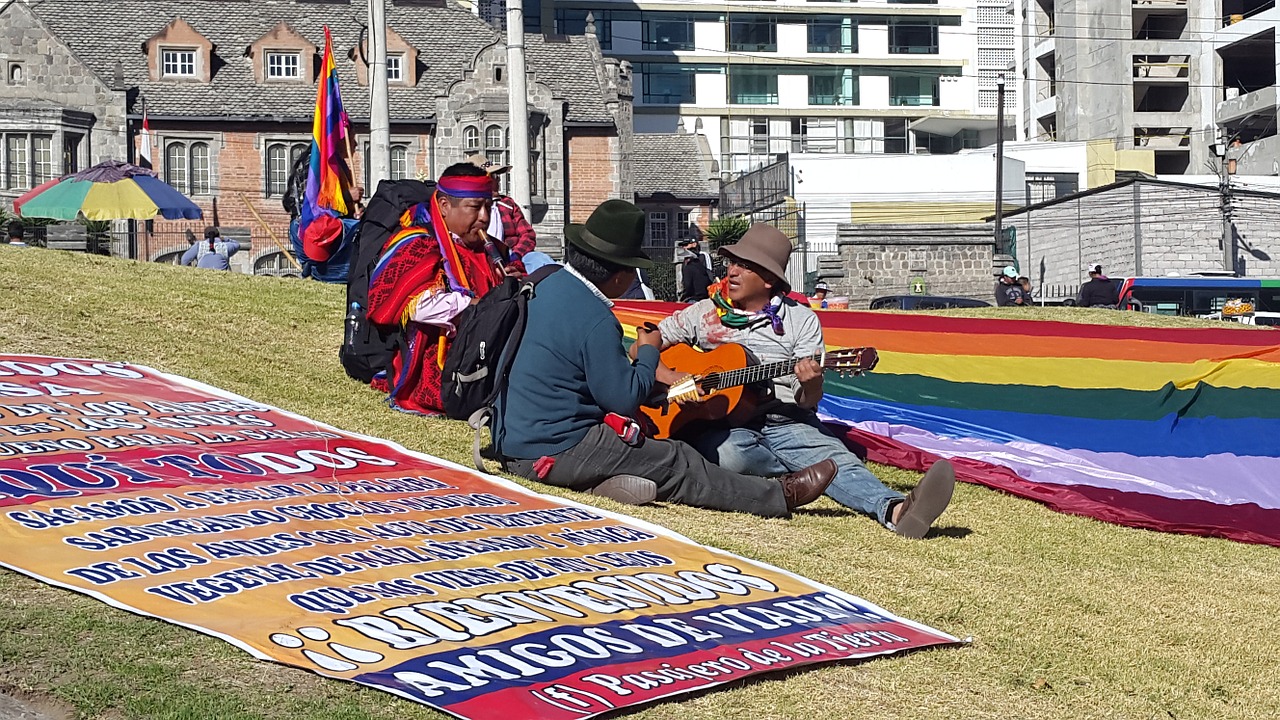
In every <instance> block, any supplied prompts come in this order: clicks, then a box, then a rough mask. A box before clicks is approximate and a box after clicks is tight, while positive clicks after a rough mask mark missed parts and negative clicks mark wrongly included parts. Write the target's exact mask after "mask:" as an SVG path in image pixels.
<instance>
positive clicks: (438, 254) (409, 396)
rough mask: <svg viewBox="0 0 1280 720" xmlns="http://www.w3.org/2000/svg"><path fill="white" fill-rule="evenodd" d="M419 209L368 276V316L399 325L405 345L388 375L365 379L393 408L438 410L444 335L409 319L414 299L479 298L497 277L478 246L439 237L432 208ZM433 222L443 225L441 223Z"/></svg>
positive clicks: (427, 412)
mask: <svg viewBox="0 0 1280 720" xmlns="http://www.w3.org/2000/svg"><path fill="white" fill-rule="evenodd" d="M424 205H427V203H424ZM423 210H424V209H423V208H422V207H421V206H419V208H418V209H416V210H415V213H414V222H415V223H416V224H413V225H409V226H408V227H405V228H403V229H402V230H400V231H399V232H397V233H396V234H394V235H392V236H391V239H390V240H388V241H387V244H386V246H385V247H384V248H383V253H382V258H381V259H380V260H379V261H378V264H377V266H376V267H375V268H374V270H373V273H372V274H371V275H370V278H369V309H368V318H369V320H370V321H371V322H373V323H375V324H378V325H393V326H401V327H403V328H404V338H405V341H406V343H407V345H408V348H407V350H403V351H401V352H400V353H399V354H397V355H396V357H395V359H394V361H393V362H392V376H391V377H389V378H381V377H380V378H375V379H374V381H373V382H372V383H370V384H371V386H372V387H373V388H374V389H377V390H382V391H384V392H387V393H389V394H390V399H389V400H390V402H391V405H392V407H394V408H396V409H397V410H404V411H407V412H412V413H418V414H422V415H440V414H442V406H441V402H440V383H441V372H440V371H441V368H442V367H443V366H444V353H445V350H446V349H447V347H448V338H447V337H446V335H445V332H444V330H442V329H441V328H439V327H437V326H434V325H426V324H423V323H418V322H414V321H413V320H411V319H410V318H411V317H412V314H413V310H414V308H415V307H416V306H417V303H418V298H419V297H420V296H421V295H422V294H423V293H435V292H450V291H454V292H463V293H466V294H470V295H472V296H473V297H480V296H482V295H484V294H485V293H486V292H488V291H489V290H491V289H492V288H494V287H495V286H496V285H498V284H499V283H500V282H501V281H502V276H501V274H500V273H499V272H498V271H497V269H496V268H494V267H493V266H492V265H491V264H490V263H489V261H488V260H487V259H486V258H485V254H484V250H483V249H479V250H472V249H470V248H468V247H467V246H466V245H464V244H463V243H461V242H455V241H454V240H453V238H452V237H451V236H448V233H446V235H447V236H448V237H447V239H446V240H445V241H443V242H441V241H440V239H439V238H437V237H436V234H435V233H434V232H433V230H432V226H433V225H436V224H435V223H432V222H430V215H431V214H434V213H428V212H424V211H423ZM435 215H436V219H437V220H438V218H439V215H438V214H435ZM424 221H425V222H424ZM436 226H437V227H443V223H442V222H440V223H439V224H438V225H436Z"/></svg>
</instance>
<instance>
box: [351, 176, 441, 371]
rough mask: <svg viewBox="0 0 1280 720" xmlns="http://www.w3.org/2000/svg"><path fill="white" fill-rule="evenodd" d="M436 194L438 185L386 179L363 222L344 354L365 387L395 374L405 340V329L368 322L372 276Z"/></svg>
mask: <svg viewBox="0 0 1280 720" xmlns="http://www.w3.org/2000/svg"><path fill="white" fill-rule="evenodd" d="M434 191H435V184H434V183H425V182H422V181H421V180H384V181H382V182H381V183H379V184H378V192H377V193H375V194H374V196H373V197H372V198H370V199H369V204H368V206H367V207H366V208H365V211H364V215H363V216H362V217H361V220H360V226H359V227H358V228H357V230H356V236H355V242H354V246H353V247H352V248H351V266H350V268H349V270H348V272H347V304H346V309H347V311H346V328H345V330H346V331H345V333H344V336H343V340H342V347H341V348H340V349H339V350H338V359H339V360H341V361H342V367H343V368H344V369H345V370H346V371H347V375H350V376H351V377H352V378H355V379H356V380H359V381H360V382H363V383H367V382H369V381H370V380H372V379H373V376H374V375H377V374H378V373H380V372H382V371H384V370H386V371H390V368H391V360H392V359H393V358H394V357H395V355H396V353H397V352H398V351H399V349H400V343H401V340H402V337H401V336H402V335H403V331H402V330H401V329H400V328H399V327H387V326H378V325H374V324H373V323H371V322H369V320H368V318H366V317H365V313H366V312H367V311H368V308H369V275H370V274H371V273H372V272H373V267H374V266H375V265H377V264H378V257H379V256H380V255H381V254H382V248H383V246H385V245H386V244H387V240H389V239H390V238H391V236H392V235H393V234H394V233H395V232H396V231H397V230H399V229H400V216H401V215H403V214H404V212H405V211H406V210H408V209H409V208H411V207H413V206H414V205H417V204H418V203H421V202H426V201H427V200H429V199H431V193H432V192H434Z"/></svg>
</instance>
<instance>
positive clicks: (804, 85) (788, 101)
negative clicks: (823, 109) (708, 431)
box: [778, 73, 809, 108]
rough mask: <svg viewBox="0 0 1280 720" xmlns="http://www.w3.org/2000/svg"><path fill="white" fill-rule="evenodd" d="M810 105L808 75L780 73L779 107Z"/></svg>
mask: <svg viewBox="0 0 1280 720" xmlns="http://www.w3.org/2000/svg"><path fill="white" fill-rule="evenodd" d="M808 105H809V76H808V75H783V74H781V73H779V75H778V107H783V108H803V107H807V106H808Z"/></svg>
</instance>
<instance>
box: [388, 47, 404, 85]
mask: <svg viewBox="0 0 1280 720" xmlns="http://www.w3.org/2000/svg"><path fill="white" fill-rule="evenodd" d="M387 82H393V83H398V82H404V55H403V54H400V53H387Z"/></svg>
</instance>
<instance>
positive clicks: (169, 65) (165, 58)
mask: <svg viewBox="0 0 1280 720" xmlns="http://www.w3.org/2000/svg"><path fill="white" fill-rule="evenodd" d="M160 74H161V75H162V76H164V77H167V78H193V77H195V76H196V51H195V49H194V48H186V49H165V50H162V51H161V52H160Z"/></svg>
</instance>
